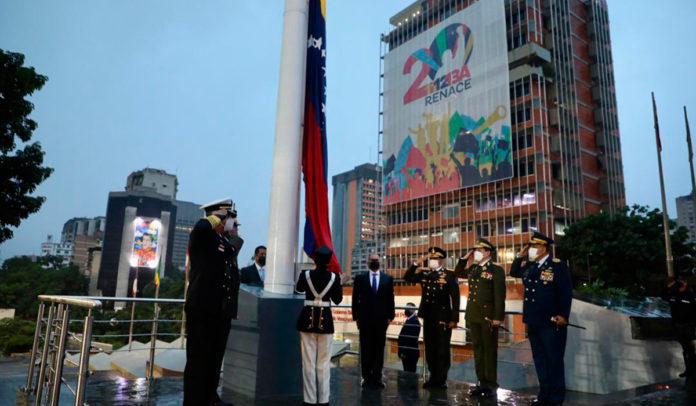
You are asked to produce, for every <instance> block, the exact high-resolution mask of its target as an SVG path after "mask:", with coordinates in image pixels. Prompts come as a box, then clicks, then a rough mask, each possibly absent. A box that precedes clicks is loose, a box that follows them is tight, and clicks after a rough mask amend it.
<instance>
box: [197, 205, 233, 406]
mask: <svg viewBox="0 0 696 406" xmlns="http://www.w3.org/2000/svg"><path fill="white" fill-rule="evenodd" d="M203 209H204V210H205V211H206V214H207V217H205V218H202V219H200V220H199V221H198V222H197V223H196V225H195V226H194V227H193V230H192V231H191V235H190V237H189V258H190V261H191V262H190V268H189V272H188V275H187V277H188V280H189V287H188V292H187V295H186V303H185V305H184V309H185V311H186V336H187V339H186V367H185V369H184V405H211V404H212V405H224V404H225V403H224V402H222V400H220V398H219V396H218V395H217V386H218V383H219V379H220V367H221V365H222V358H223V356H224V353H225V346H226V344H227V336H228V335H229V332H230V323H231V320H232V319H234V318H236V317H237V297H238V293H239V270H238V268H237V265H236V263H237V254H238V253H239V250H240V249H241V247H242V244H243V243H244V241H243V240H242V239H241V238H240V237H239V235H238V233H237V226H238V225H239V223H238V222H237V212H236V210H235V209H234V203H232V201H230V200H224V201H221V202H216V203H211V204H209V205H207V206H204V207H203Z"/></svg>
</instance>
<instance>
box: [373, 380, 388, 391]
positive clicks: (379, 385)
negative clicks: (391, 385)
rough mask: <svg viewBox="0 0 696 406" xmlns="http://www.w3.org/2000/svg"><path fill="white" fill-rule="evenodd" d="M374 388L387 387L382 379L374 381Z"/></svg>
mask: <svg viewBox="0 0 696 406" xmlns="http://www.w3.org/2000/svg"><path fill="white" fill-rule="evenodd" d="M372 386H374V387H375V388H377V389H384V388H386V387H387V385H386V384H385V383H384V381H382V380H381V379H379V380H374V381H372Z"/></svg>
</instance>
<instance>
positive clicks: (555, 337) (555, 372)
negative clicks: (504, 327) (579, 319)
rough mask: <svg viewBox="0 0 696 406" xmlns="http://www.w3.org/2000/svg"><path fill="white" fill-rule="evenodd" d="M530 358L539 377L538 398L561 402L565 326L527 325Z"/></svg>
mask: <svg viewBox="0 0 696 406" xmlns="http://www.w3.org/2000/svg"><path fill="white" fill-rule="evenodd" d="M527 335H528V336H529V344H530V346H531V347H532V358H534V367H535V368H536V373H537V378H538V379H539V396H538V398H539V400H541V401H544V402H551V403H563V400H564V399H565V391H566V387H565V367H564V364H563V356H564V355H565V347H566V339H567V337H568V328H567V327H555V326H529V325H528V326H527Z"/></svg>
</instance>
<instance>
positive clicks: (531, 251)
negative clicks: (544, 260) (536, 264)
mask: <svg viewBox="0 0 696 406" xmlns="http://www.w3.org/2000/svg"><path fill="white" fill-rule="evenodd" d="M527 256H528V257H529V260H530V261H534V260H535V259H536V257H537V256H539V249H538V248H530V249H529V251H528V252H527Z"/></svg>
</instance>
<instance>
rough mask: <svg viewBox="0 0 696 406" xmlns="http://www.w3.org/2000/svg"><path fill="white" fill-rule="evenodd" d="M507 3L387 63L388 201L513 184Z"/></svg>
mask: <svg viewBox="0 0 696 406" xmlns="http://www.w3.org/2000/svg"><path fill="white" fill-rule="evenodd" d="M507 62H508V60H507V45H506V38H505V17H504V7H503V4H502V0H501V1H498V0H492V1H486V2H478V3H476V4H474V5H473V6H471V7H468V8H467V9H465V10H463V11H460V12H458V13H456V14H454V15H452V16H450V17H449V18H447V19H446V20H445V21H443V22H441V23H440V24H438V25H435V26H434V27H432V28H430V29H429V30H427V31H426V32H424V33H422V34H420V35H419V36H417V37H415V38H414V39H412V40H410V41H407V42H406V43H404V44H402V45H401V46H399V47H397V48H395V49H393V50H392V51H390V52H389V53H388V54H387V56H386V58H385V108H384V114H385V117H384V154H383V156H384V162H383V165H384V197H385V203H386V204H391V203H397V202H400V201H404V200H409V199H413V198H417V197H423V196H428V195H432V194H438V193H443V192H448V191H452V190H458V189H461V188H465V187H470V186H475V185H479V184H482V183H486V182H492V181H496V180H500V179H506V178H510V177H512V174H513V173H512V144H511V127H510V115H509V106H510V100H509V91H508V88H509V72H508V64H507Z"/></svg>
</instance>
